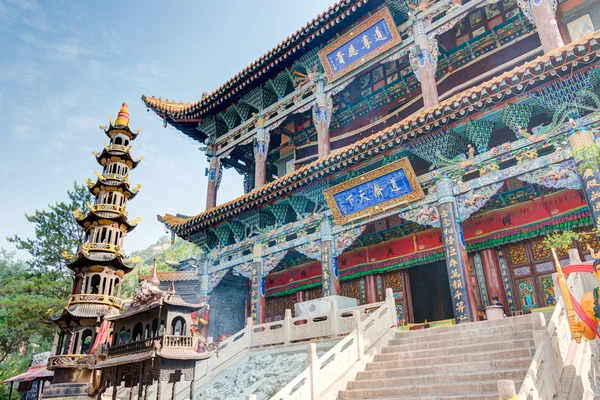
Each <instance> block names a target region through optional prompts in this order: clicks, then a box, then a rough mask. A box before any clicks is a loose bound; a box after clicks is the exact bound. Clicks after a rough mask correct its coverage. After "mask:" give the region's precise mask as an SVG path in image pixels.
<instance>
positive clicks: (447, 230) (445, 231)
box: [444, 228, 454, 235]
mask: <svg viewBox="0 0 600 400" xmlns="http://www.w3.org/2000/svg"><path fill="white" fill-rule="evenodd" d="M453 233H454V229H452V228H446V229H444V234H446V235H452V234H453Z"/></svg>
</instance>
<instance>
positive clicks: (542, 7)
mask: <svg viewBox="0 0 600 400" xmlns="http://www.w3.org/2000/svg"><path fill="white" fill-rule="evenodd" d="M557 2H558V1H557V0H553V1H550V0H529V1H525V2H523V3H522V4H523V5H524V7H527V4H529V9H530V10H531V16H532V17H533V21H532V22H533V23H534V24H535V26H536V28H537V31H538V35H539V37H540V42H542V48H543V49H544V53H546V54H547V53H549V52H551V51H552V50H554V49H558V48H559V47H562V46H564V42H563V39H562V36H561V34H560V29H559V28H558V22H557V21H556V8H557ZM527 14H528V13H527V12H525V15H527ZM528 16H529V15H528Z"/></svg>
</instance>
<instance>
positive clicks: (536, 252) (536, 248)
mask: <svg viewBox="0 0 600 400" xmlns="http://www.w3.org/2000/svg"><path fill="white" fill-rule="evenodd" d="M531 254H532V256H533V259H534V260H535V261H541V260H547V259H549V258H550V257H551V254H550V250H548V249H546V246H544V237H543V236H539V237H537V238H535V239H533V240H532V241H531Z"/></svg>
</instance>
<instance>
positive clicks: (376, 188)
mask: <svg viewBox="0 0 600 400" xmlns="http://www.w3.org/2000/svg"><path fill="white" fill-rule="evenodd" d="M373 194H374V195H375V197H382V196H383V190H381V188H380V187H379V185H378V184H377V183H376V184H375V185H374V186H373Z"/></svg>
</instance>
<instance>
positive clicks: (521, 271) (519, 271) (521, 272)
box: [513, 267, 531, 277]
mask: <svg viewBox="0 0 600 400" xmlns="http://www.w3.org/2000/svg"><path fill="white" fill-rule="evenodd" d="M513 275H514V276H515V277H518V276H527V275H531V268H529V267H519V268H515V269H513Z"/></svg>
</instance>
